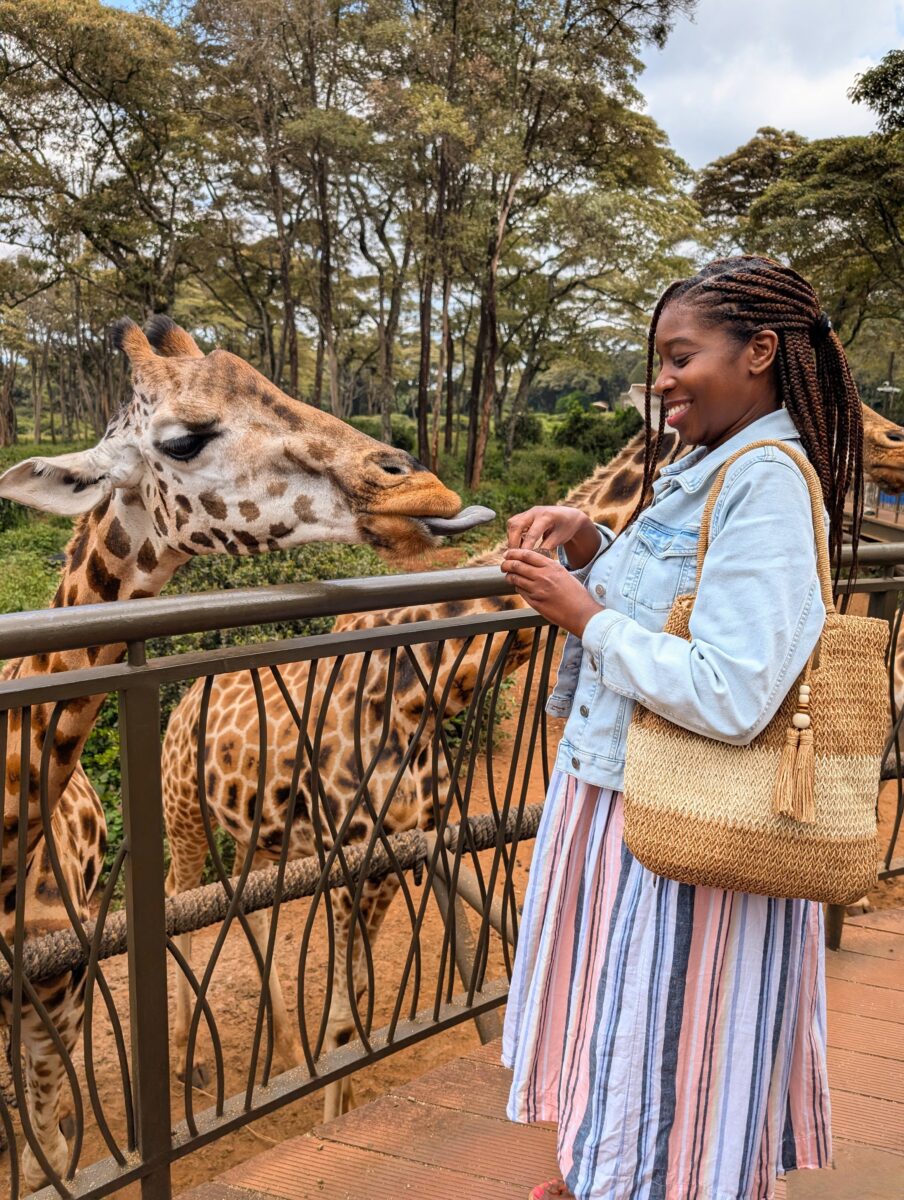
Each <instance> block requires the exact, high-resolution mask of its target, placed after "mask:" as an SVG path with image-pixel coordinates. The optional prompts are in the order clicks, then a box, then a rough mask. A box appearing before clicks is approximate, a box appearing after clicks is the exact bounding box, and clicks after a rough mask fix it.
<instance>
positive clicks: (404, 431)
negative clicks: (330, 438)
mask: <svg viewBox="0 0 904 1200" xmlns="http://www.w3.org/2000/svg"><path fill="white" fill-rule="evenodd" d="M348 423H349V425H353V426H354V427H355V429H360V430H361V432H362V433H366V434H367V436H368V437H372V438H376V440H377V441H378V442H382V441H383V433H382V428H383V423H382V421H381V419H380V417H350V418H349V421H348ZM391 444H392V445H393V446H396V447H397V448H398V449H399V450H407V451H408V453H409V454H413V453H414V448H415V446H416V445H417V427H416V426H415V424H414V421H412V420H411V418H410V417H403V416H402V414H401V413H393V414H392V442H391Z"/></svg>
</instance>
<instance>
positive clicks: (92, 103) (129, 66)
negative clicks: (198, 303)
mask: <svg viewBox="0 0 904 1200" xmlns="http://www.w3.org/2000/svg"><path fill="white" fill-rule="evenodd" d="M0 30H2V37H0V90H2V95H3V103H2V105H0V238H2V240H4V241H7V242H10V243H12V244H15V245H19V246H23V247H24V248H26V249H27V250H28V251H29V253H32V254H37V256H39V257H40V258H41V259H43V261H44V262H45V263H48V264H56V265H57V266H58V268H60V270H62V269H63V268H64V266H65V268H66V269H71V264H72V262H73V261H74V260H75V259H77V258H78V257H79V256H80V255H81V254H82V253H83V250H84V247H85V245H87V246H90V247H91V248H92V249H93V251H94V252H96V254H98V255H99V256H101V257H102V259H103V260H104V261H105V262H107V263H109V264H110V265H111V266H112V267H114V268H115V270H116V272H117V276H118V278H117V280H116V283H115V286H116V287H117V288H118V290H119V292H120V294H121V295H122V296H123V297H124V298H126V299H127V300H128V302H129V303H130V305H132V306H137V307H138V308H140V309H141V310H143V311H144V312H145V313H147V314H150V313H152V312H157V311H166V310H168V309H169V308H170V307H171V306H172V303H173V299H174V297H175V291H176V284H177V280H178V278H179V273H180V269H181V267H182V265H183V251H184V246H185V242H186V240H187V238H188V237H189V236H190V234H191V230H192V225H193V215H194V199H195V194H196V190H195V189H196V170H195V161H194V155H193V150H194V144H195V143H194V137H195V133H196V131H195V129H194V126H193V124H192V122H191V121H190V120H188V119H186V117H185V116H184V115H183V113H182V111H181V108H180V106H179V104H178V103H177V95H178V93H177V90H176V76H175V73H174V67H175V64H176V63H177V61H178V59H179V56H180V43H179V38H178V36H177V35H176V33H175V32H174V30H172V29H171V28H169V27H168V26H166V25H165V24H163V23H162V22H159V21H155V20H152V19H151V18H150V17H146V16H142V15H137V14H134V13H127V12H122V11H120V10H118V9H110V8H106V7H104V6H103V5H101V4H99V3H98V2H97V0H0Z"/></svg>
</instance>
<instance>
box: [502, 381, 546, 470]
mask: <svg viewBox="0 0 904 1200" xmlns="http://www.w3.org/2000/svg"><path fill="white" fill-rule="evenodd" d="M537 366H538V364H537V362H536V360H534V359H528V361H527V362H526V363H525V366H524V370H523V371H522V372H521V378H520V379H519V380H518V390H517V391H516V392H515V398H514V400H513V401H512V411H511V412H510V413H509V419H508V425H507V426H506V429H505V465H506V466H508V464H509V463H510V462H511V460H512V451H513V450H514V448H515V430H516V428H517V425H518V418H519V417H520V416H521V414H522V413H523V412H524V410H525V409H526V408H527V397H528V395H529V394H530V388H531V384H532V383H533V381H534V377H535V376H536V374H537Z"/></svg>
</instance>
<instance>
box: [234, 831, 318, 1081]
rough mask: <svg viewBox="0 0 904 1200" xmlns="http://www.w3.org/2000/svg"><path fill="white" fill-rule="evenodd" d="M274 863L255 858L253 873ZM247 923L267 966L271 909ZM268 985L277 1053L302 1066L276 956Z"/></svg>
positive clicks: (285, 1060)
mask: <svg viewBox="0 0 904 1200" xmlns="http://www.w3.org/2000/svg"><path fill="white" fill-rule="evenodd" d="M272 862H273V860H272V859H271V858H268V857H267V856H266V855H263V854H256V855H255V856H254V862H253V864H252V866H253V868H254V870H260V869H261V868H263V867H268V866H272ZM245 919H246V920H247V922H248V924H249V925H250V926H251V932H252V933H253V934H254V940H255V941H256V942H257V946H258V949H259V951H260V955H261V959H262V960H263V961H264V962H266V961H267V943H268V941H269V938H270V909H263V910H262V911H260V912H253V913H248V914H246V918H245ZM267 982H268V986H269V989H270V1003H271V1005H272V1008H273V1034H274V1039H275V1041H276V1052H277V1054H278V1055H279V1056H280V1058H281V1059H282V1061H283V1064H284V1065H285V1066H286V1067H297V1066H300V1064H301V1063H302V1062H303V1061H304V1054H303V1051H302V1049H301V1039H300V1038H299V1036H298V1028H297V1025H296V1023H295V1021H293V1020H292V1018H291V1017H290V1016H289V1011H288V1009H287V1008H286V1000H285V997H284V996H283V990H282V984H281V982H280V979H279V971H278V969H277V966H276V956H275V955H274V958H273V962H271V964H270V973H269V976H268V980H267Z"/></svg>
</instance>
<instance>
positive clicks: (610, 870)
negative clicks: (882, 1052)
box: [503, 773, 831, 1200]
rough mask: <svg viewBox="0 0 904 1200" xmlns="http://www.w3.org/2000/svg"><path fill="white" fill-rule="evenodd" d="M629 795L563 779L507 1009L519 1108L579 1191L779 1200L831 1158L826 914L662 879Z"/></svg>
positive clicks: (513, 1114)
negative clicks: (552, 1142) (628, 833)
mask: <svg viewBox="0 0 904 1200" xmlns="http://www.w3.org/2000/svg"><path fill="white" fill-rule="evenodd" d="M622 829H623V819H622V797H621V793H620V792H613V791H610V790H608V789H606V788H599V787H596V786H594V785H591V784H586V783H583V782H581V781H580V780H577V779H575V778H574V777H573V776H570V775H566V774H562V773H559V774H556V775H555V776H554V777H553V780H552V782H551V785H550V790H549V795H548V797H547V802H546V808H545V811H544V814H543V820H542V823H541V826H540V829H539V831H538V834H537V841H536V844H535V848H534V855H533V859H532V862H531V869H530V883H529V886H528V890H527V896H526V899H525V905H524V912H523V916H522V921H521V929H520V937H519V944H518V954H517V957H516V962H515V970H514V975H513V978H512V986H511V993H510V997H509V1004H508V1008H507V1011H506V1020H505V1036H504V1040H503V1061H504V1062H505V1063H506V1065H508V1066H510V1067H512V1068H513V1069H514V1080H513V1083H512V1090H511V1094H510V1097H509V1105H508V1115H509V1117H510V1118H511V1119H512V1120H515V1121H555V1122H557V1123H558V1151H559V1164H560V1167H561V1169H562V1173H563V1175H564V1177H565V1179H566V1181H567V1182H568V1185H569V1187H570V1188H571V1190H572V1191H573V1192H574V1194H575V1196H577V1197H578V1200H770V1198H771V1197H772V1196H773V1194H774V1188H775V1181H776V1178H777V1177H779V1176H781V1175H783V1174H784V1173H785V1172H787V1171H790V1170H794V1169H797V1168H803V1167H823V1166H827V1165H829V1163H830V1161H831V1134H830V1112H829V1091H828V1082H827V1078H826V1065H825V1058H826V1055H825V1043H826V1035H825V986H824V979H823V942H822V913H821V909H820V906H819V905H817V904H813V903H810V902H808V901H802V900H773V899H768V898H766V897H762V896H750V895H746V894H743V893H740V892H724V891H719V890H717V889H714V888H694V887H689V886H687V885H684V884H678V883H675V882H673V881H671V880H667V879H661V878H659V877H658V876H656V875H653V874H651V873H650V872H649V871H647V870H646V869H645V868H644V867H642V866H641V865H640V864H639V863H638V862H637V860H636V859H634V858H633V857H632V855H631V854H630V853H629V852H628V850H627V849H626V847H625V845H624V841H623V839H622Z"/></svg>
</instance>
